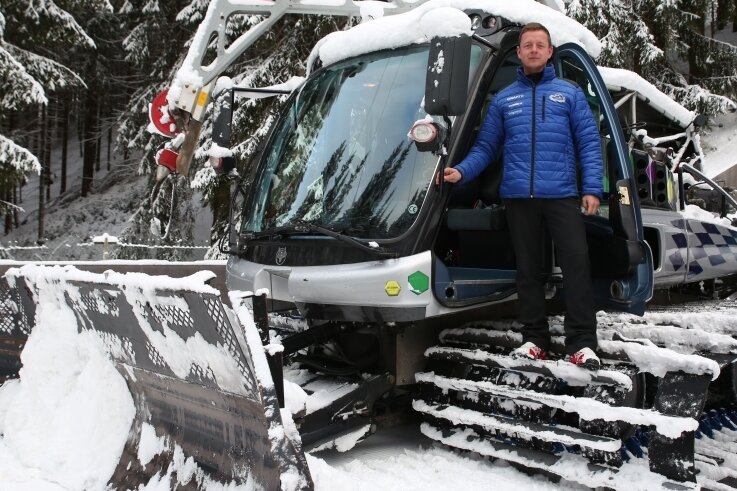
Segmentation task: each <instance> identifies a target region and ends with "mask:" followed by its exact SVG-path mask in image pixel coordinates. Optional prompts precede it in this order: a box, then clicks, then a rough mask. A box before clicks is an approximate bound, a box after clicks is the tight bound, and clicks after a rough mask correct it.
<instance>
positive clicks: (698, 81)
mask: <svg viewBox="0 0 737 491" xmlns="http://www.w3.org/2000/svg"><path fill="white" fill-rule="evenodd" d="M714 1H716V0H714ZM711 5H712V0H573V1H572V2H570V3H569V4H568V14H569V15H570V16H571V17H573V18H574V19H576V20H577V21H579V22H581V23H582V24H583V25H585V26H586V27H588V28H589V29H590V30H591V31H592V32H593V33H594V34H596V35H597V37H599V39H601V41H602V48H603V50H602V54H601V56H600V58H599V59H598V60H597V62H598V63H599V64H600V65H603V66H610V67H615V68H625V69H628V70H633V71H635V72H637V73H639V74H640V75H641V76H643V77H644V78H645V79H646V80H648V81H649V82H651V83H653V84H654V85H655V86H657V87H658V88H659V89H660V90H662V91H663V92H665V93H666V94H668V95H671V96H672V97H674V98H675V99H676V100H677V101H678V102H680V103H681V104H682V105H684V106H686V107H687V108H689V109H692V110H695V111H697V112H700V113H703V114H707V115H714V114H717V113H720V112H724V111H725V110H727V109H730V108H733V107H734V103H733V102H732V101H731V100H730V98H736V97H737V90H736V89H737V71H735V68H737V48H735V47H734V46H731V45H729V44H727V43H721V42H718V41H716V40H714V39H711V38H709V37H707V36H706V33H705V29H704V26H705V20H706V18H707V14H708V12H709V7H710V6H711ZM714 5H716V3H715V4H714ZM727 12H729V11H728V10H727ZM725 15H726V14H725ZM682 66H688V70H687V71H682V68H681V67H682Z"/></svg>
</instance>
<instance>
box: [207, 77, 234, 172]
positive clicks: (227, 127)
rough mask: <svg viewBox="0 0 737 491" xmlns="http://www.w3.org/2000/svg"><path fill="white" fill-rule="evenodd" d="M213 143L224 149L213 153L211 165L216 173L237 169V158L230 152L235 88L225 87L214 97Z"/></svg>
mask: <svg viewBox="0 0 737 491" xmlns="http://www.w3.org/2000/svg"><path fill="white" fill-rule="evenodd" d="M212 115H213V121H212V143H213V147H214V146H215V145H217V147H219V148H220V149H223V153H222V154H221V155H217V154H211V155H210V165H211V166H212V168H213V170H214V171H215V173H216V174H218V175H221V174H227V173H228V172H230V171H231V170H233V169H235V158H233V156H232V154H229V153H230V150H229V148H230V135H231V133H232V122H233V89H232V88H231V89H224V90H222V91H220V92H219V93H218V94H217V95H216V96H215V98H214V101H213V107H212Z"/></svg>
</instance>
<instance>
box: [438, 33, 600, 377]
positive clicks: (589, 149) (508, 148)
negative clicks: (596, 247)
mask: <svg viewBox="0 0 737 491" xmlns="http://www.w3.org/2000/svg"><path fill="white" fill-rule="evenodd" d="M552 55H553V45H552V43H551V40H550V33H549V32H548V30H547V29H546V28H545V27H544V26H543V25H541V24H538V23H530V24H527V25H526V26H524V28H523V29H522V32H521V33H520V37H519V45H518V46H517V56H518V57H519V59H520V61H521V63H522V66H521V67H520V68H519V69H518V73H517V80H516V81H515V82H513V83H512V84H511V85H509V86H508V87H506V88H505V89H503V90H502V91H500V92H499V93H498V94H497V95H496V96H495V97H494V100H493V101H492V102H491V106H490V107H489V111H488V114H487V115H486V119H484V122H483V124H482V126H481V128H480V130H479V134H478V137H477V139H476V142H475V143H474V145H473V146H472V147H471V150H470V151H469V153H468V155H467V156H466V158H465V159H463V161H461V162H460V163H459V164H458V165H456V166H455V167H453V168H446V169H445V170H444V180H445V181H446V182H451V183H458V182H460V183H466V182H468V181H471V180H472V179H474V178H476V176H478V175H479V174H480V173H481V172H482V171H483V170H484V168H486V166H488V165H489V164H490V163H491V162H493V161H494V159H495V156H496V154H497V153H498V151H499V150H501V149H503V150H504V157H503V162H504V163H503V165H504V172H503V179H502V184H501V189H500V194H501V197H502V200H503V203H504V205H505V208H506V213H507V223H508V224H509V231H510V235H511V238H512V244H513V246H514V249H515V255H516V258H517V291H518V296H519V304H520V322H521V323H522V325H523V330H522V334H523V341H524V342H523V344H522V346H520V347H519V348H517V349H516V350H514V351H513V352H512V354H513V355H514V356H521V357H529V358H532V359H545V357H546V353H545V352H546V350H548V349H549V347H550V331H549V328H548V322H547V318H546V315H545V281H544V278H543V268H544V228H545V226H547V230H548V232H549V233H550V235H551V236H552V238H553V242H554V243H555V252H556V258H557V260H558V263H559V264H560V266H561V269H562V270H563V289H564V292H565V303H566V317H565V322H564V327H565V335H566V353H567V354H568V358H567V359H568V360H569V361H571V362H572V363H575V364H577V365H581V366H584V367H586V368H589V369H597V368H598V367H599V364H600V362H599V358H598V357H597V356H596V353H595V352H594V350H595V349H596V346H597V342H596V311H595V309H594V301H593V294H592V286H591V274H590V266H589V257H588V248H587V245H586V233H585V229H584V223H583V218H582V216H581V211H580V206H581V205H583V209H584V213H586V214H587V215H594V214H596V212H597V210H598V209H599V204H600V199H601V196H602V191H603V189H602V171H603V164H602V158H601V147H600V141H599V132H598V130H597V127H596V124H595V122H594V118H593V115H592V113H591V109H590V108H589V106H588V103H587V102H586V98H585V96H584V94H583V92H582V91H581V89H580V88H579V87H578V86H576V85H575V84H573V83H571V82H568V81H565V80H561V79H559V78H556V76H555V71H554V69H553V66H552V65H550V64H548V61H549V60H550V58H551V57H552ZM577 167H578V169H580V173H581V178H582V179H581V181H582V187H583V199H582V200H581V199H580V198H579V196H580V193H579V189H578V172H577Z"/></svg>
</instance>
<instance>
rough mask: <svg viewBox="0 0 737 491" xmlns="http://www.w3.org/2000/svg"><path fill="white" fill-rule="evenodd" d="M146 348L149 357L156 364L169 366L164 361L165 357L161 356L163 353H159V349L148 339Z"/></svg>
mask: <svg viewBox="0 0 737 491" xmlns="http://www.w3.org/2000/svg"><path fill="white" fill-rule="evenodd" d="M146 350H147V351H148V358H149V359H150V360H151V362H152V363H153V364H154V365H157V366H160V367H166V368H168V365H167V364H166V362H165V361H164V357H163V356H161V353H159V351H158V350H157V349H156V348H154V345H153V344H151V343H149V342H148V341H147V342H146Z"/></svg>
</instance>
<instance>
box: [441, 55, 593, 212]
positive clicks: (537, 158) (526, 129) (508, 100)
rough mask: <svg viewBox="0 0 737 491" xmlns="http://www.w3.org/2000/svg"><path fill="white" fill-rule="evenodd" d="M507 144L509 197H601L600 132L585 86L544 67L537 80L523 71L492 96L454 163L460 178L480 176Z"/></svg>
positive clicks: (506, 192) (503, 188) (504, 193)
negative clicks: (476, 129)
mask: <svg viewBox="0 0 737 491" xmlns="http://www.w3.org/2000/svg"><path fill="white" fill-rule="evenodd" d="M502 144H503V145H504V147H503V148H504V156H503V161H504V170H503V173H504V175H503V178H502V184H501V189H500V195H501V197H502V198H503V199H504V198H568V197H578V196H579V195H580V193H579V189H578V178H577V172H576V166H577V165H578V166H579V168H580V169H581V176H582V187H583V189H582V191H583V194H590V195H593V196H598V197H599V198H601V196H602V172H603V164H602V159H601V146H600V140H599V132H598V129H597V127H596V124H595V122H594V117H593V115H592V113H591V109H590V108H589V105H588V103H587V102H586V98H585V96H584V94H583V91H582V90H581V89H580V88H579V87H578V86H576V85H575V84H573V83H571V82H568V81H566V80H562V79H559V78H557V77H556V76H555V70H554V69H553V66H552V65H548V66H547V67H545V71H544V72H543V75H542V78H541V79H540V81H539V82H538V83H537V84H535V83H534V82H533V81H532V80H530V79H529V78H527V76H526V75H525V74H524V72H523V71H522V68H519V69H518V70H517V80H516V81H515V82H514V83H512V84H511V85H509V86H508V87H506V88H504V89H503V90H501V91H500V92H499V93H498V94H497V95H496V96H495V97H494V99H493V100H492V102H491V105H490V107H489V111H488V113H487V115H486V118H485V119H484V122H483V124H482V125H481V128H480V129H479V134H478V136H477V138H476V142H475V143H474V144H473V146H472V147H471V150H470V151H469V152H468V155H467V156H466V158H465V159H463V161H461V162H460V163H459V164H458V165H456V166H455V168H456V169H457V170H459V171H460V172H461V174H462V176H463V177H462V179H461V183H467V182H469V181H471V180H472V179H474V178H476V176H478V175H479V174H480V173H481V172H482V171H483V170H484V169H485V168H486V167H487V166H488V165H489V164H490V163H491V162H493V161H494V160H495V158H496V156H497V153H498V152H499V150H500V149H501V148H502Z"/></svg>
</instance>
